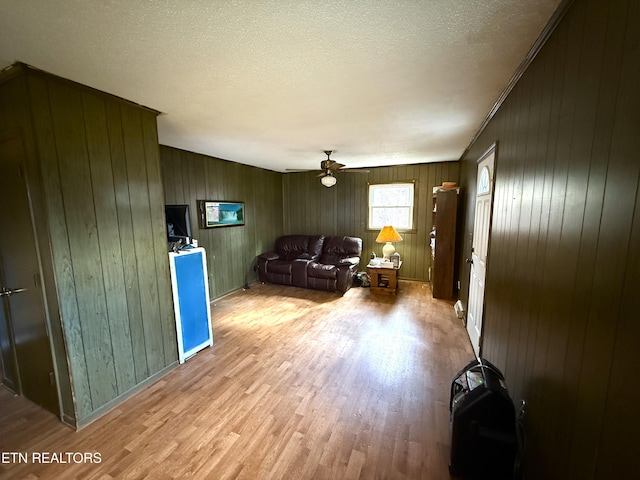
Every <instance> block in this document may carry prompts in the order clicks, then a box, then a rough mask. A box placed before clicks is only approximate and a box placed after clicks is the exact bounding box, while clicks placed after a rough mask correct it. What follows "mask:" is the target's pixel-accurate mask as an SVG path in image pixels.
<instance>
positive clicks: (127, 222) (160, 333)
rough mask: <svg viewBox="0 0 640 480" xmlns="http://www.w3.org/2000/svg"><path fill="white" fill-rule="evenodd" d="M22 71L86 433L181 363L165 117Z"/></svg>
mask: <svg viewBox="0 0 640 480" xmlns="http://www.w3.org/2000/svg"><path fill="white" fill-rule="evenodd" d="M23 72H24V74H23V76H22V77H21V78H22V79H21V80H20V82H21V85H22V86H23V88H24V89H26V96H23V97H22V98H23V100H25V101H24V102H23V104H22V105H15V109H14V115H15V117H16V118H18V117H24V116H25V112H28V113H27V116H28V117H29V118H28V120H29V122H28V123H26V124H25V123H23V124H22V125H21V127H22V128H23V129H24V130H25V131H26V132H27V133H26V135H27V138H26V141H27V143H28V144H29V147H28V149H29V151H30V152H31V155H32V158H33V159H35V162H36V163H37V169H34V170H33V171H34V172H35V173H34V175H33V176H32V177H31V178H30V180H29V181H30V183H31V185H32V187H33V190H34V191H37V192H41V203H40V207H41V209H42V212H44V215H42V212H38V215H39V218H40V219H41V220H42V221H41V222H39V223H38V226H39V227H40V228H41V232H39V240H40V241H42V238H45V239H46V241H47V243H48V244H49V247H48V248H47V249H46V250H43V251H42V250H41V254H42V255H45V256H48V257H49V258H48V259H45V263H46V262H49V263H50V264H51V273H52V278H49V279H47V278H45V283H46V286H47V291H48V292H55V294H56V302H55V303H57V305H58V307H59V309H58V310H53V311H52V310H51V304H50V315H53V316H55V315H56V313H57V312H58V311H59V316H60V323H61V328H62V331H63V334H64V345H58V346H57V348H56V352H55V355H56V358H57V359H58V360H59V358H60V356H61V355H64V354H66V361H67V363H68V367H69V370H70V377H71V385H72V391H73V401H74V410H75V411H74V412H73V416H74V418H72V419H67V420H68V421H70V423H75V424H76V425H78V426H81V425H83V424H85V423H87V422H88V421H90V420H91V419H93V418H95V417H96V416H98V415H99V414H100V413H101V412H103V411H105V410H106V409H107V408H109V407H110V406H111V405H113V404H115V403H117V402H118V401H120V400H121V399H122V398H124V397H126V396H127V395H128V394H130V393H131V392H132V391H134V390H135V389H136V388H139V387H140V386H141V385H143V384H144V383H145V382H147V381H149V379H150V378H153V377H154V376H156V375H159V374H161V373H162V372H163V371H164V370H165V369H167V368H169V367H171V366H172V365H175V364H176V362H177V347H176V337H175V324H174V320H173V304H172V297H171V286H170V280H169V265H168V256H167V252H166V243H165V233H164V232H165V222H164V209H163V203H164V199H163V193H162V179H161V172H160V162H159V148H158V138H157V129H156V112H154V111H151V110H149V109H146V108H142V107H139V106H136V105H133V104H131V103H129V102H125V101H123V100H120V99H118V98H116V97H112V96H110V95H107V94H103V93H100V92H97V91H95V90H93V89H89V88H87V87H83V86H81V85H78V84H76V83H73V82H70V81H66V80H63V79H59V78H57V77H54V76H52V75H48V74H45V73H44V72H40V71H37V70H33V69H30V68H24V69H23ZM16 123H20V122H16ZM45 273H46V272H45ZM65 346H66V351H65V350H64V347H65ZM63 352H64V353H63ZM67 414H68V412H67Z"/></svg>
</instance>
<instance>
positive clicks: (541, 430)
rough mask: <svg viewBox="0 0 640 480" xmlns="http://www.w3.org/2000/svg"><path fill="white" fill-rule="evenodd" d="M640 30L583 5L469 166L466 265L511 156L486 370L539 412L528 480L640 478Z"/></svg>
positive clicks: (498, 211)
mask: <svg viewBox="0 0 640 480" xmlns="http://www.w3.org/2000/svg"><path fill="white" fill-rule="evenodd" d="M638 25H640V3H638V2H637V1H634V0H631V1H628V0H619V1H615V2H613V1H612V2H602V1H600V0H575V2H573V4H572V5H571V7H570V9H569V10H568V12H567V13H566V14H565V16H564V17H563V19H562V20H561V22H560V23H559V25H558V26H557V28H556V29H555V31H554V32H553V34H552V35H551V37H550V38H549V40H548V41H547V42H546V44H545V45H544V47H543V48H542V49H541V50H540V52H539V53H538V55H537V56H536V58H535V60H534V61H533V63H532V64H531V65H530V66H529V68H528V69H527V71H526V72H525V73H524V75H523V76H522V77H521V79H520V80H519V82H518V83H517V85H516V87H515V88H514V90H513V91H512V92H511V94H510V95H509V96H508V97H507V99H506V101H505V102H504V103H503V104H502V106H501V107H500V108H499V110H498V111H497V114H496V115H495V117H494V118H493V119H492V120H491V121H490V123H489V124H488V126H487V128H486V129H485V130H484V132H482V134H481V135H480V136H479V138H478V139H477V141H476V142H475V143H474V144H473V145H472V146H471V148H470V151H469V153H468V154H467V155H466V156H465V157H464V159H463V165H462V171H461V178H462V184H463V187H467V190H468V192H469V195H468V200H467V202H466V208H465V211H466V214H465V219H464V224H465V228H464V230H463V232H462V234H461V236H460V238H461V242H462V243H463V245H464V252H465V253H464V254H463V255H462V256H461V259H463V258H465V257H466V256H470V242H469V240H468V239H469V233H470V232H471V229H472V226H473V214H474V211H473V208H474V204H473V196H474V192H475V186H474V185H475V180H476V161H477V160H478V159H479V158H480V156H481V155H482V153H483V152H485V151H486V150H487V149H488V148H489V146H490V145H491V144H492V143H493V142H496V141H497V142H498V149H497V156H496V173H497V177H496V181H495V203H494V217H493V226H492V233H491V245H490V256H489V266H488V272H487V283H486V285H487V290H486V307H485V321H484V334H483V345H482V355H483V356H484V357H486V358H487V359H488V360H490V361H491V362H493V363H495V364H496V365H497V366H498V367H500V368H501V369H503V371H504V373H505V375H506V380H507V383H508V386H509V388H510V392H511V394H512V397H513V398H514V400H516V401H517V400H519V399H525V400H526V401H527V402H528V409H527V415H528V417H527V420H526V431H527V446H528V451H527V455H528V461H527V465H528V472H527V473H528V475H527V478H545V479H567V478H580V479H605V478H606V479H609V478H635V477H637V475H638V472H637V466H636V465H635V463H634V462H633V461H632V459H633V458H635V456H637V449H638V436H637V435H638V431H640V421H639V419H638V414H637V412H636V409H635V398H637V397H638V396H639V395H640V388H639V387H638V382H636V381H635V380H634V379H633V378H634V376H635V372H637V371H638V370H639V367H640V360H639V358H640V357H639V356H638V341H639V339H640V321H639V320H638V318H639V317H638V313H637V312H638V307H637V301H636V295H637V292H638V288H639V287H640V214H639V213H640V156H639V154H638V152H640V88H638V86H639V85H640V29H639V28H638ZM460 269H461V271H462V272H463V274H462V275H461V277H463V278H464V280H465V282H464V286H463V289H462V293H463V295H462V297H463V299H464V300H465V301H466V292H467V289H468V275H469V271H468V269H467V267H466V266H465V264H464V263H460Z"/></svg>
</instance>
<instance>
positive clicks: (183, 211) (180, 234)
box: [164, 205, 191, 243]
mask: <svg viewBox="0 0 640 480" xmlns="http://www.w3.org/2000/svg"><path fill="white" fill-rule="evenodd" d="M164 214H165V218H166V220H167V240H168V241H169V242H177V241H178V240H183V241H184V243H191V220H190V219H189V205H165V206H164Z"/></svg>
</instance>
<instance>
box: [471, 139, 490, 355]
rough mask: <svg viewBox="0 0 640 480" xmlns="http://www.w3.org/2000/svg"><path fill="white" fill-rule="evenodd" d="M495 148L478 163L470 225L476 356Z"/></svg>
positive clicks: (472, 307) (473, 335) (480, 342)
mask: <svg viewBox="0 0 640 480" xmlns="http://www.w3.org/2000/svg"><path fill="white" fill-rule="evenodd" d="M494 165H495V149H492V150H491V151H490V152H489V153H488V154H486V155H485V156H484V157H483V158H482V159H481V161H480V162H479V163H478V176H477V178H478V185H477V189H476V213H475V218H474V222H473V242H472V248H471V259H470V260H467V261H469V262H470V263H471V277H470V279H469V306H468V311H467V332H468V333H469V339H470V340H471V345H472V346H473V350H474V352H475V354H476V356H480V351H481V347H482V322H483V314H484V290H485V277H486V271H487V253H488V249H489V232H490V229H491V210H492V205H493V173H494Z"/></svg>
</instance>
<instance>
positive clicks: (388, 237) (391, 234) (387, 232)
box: [376, 225, 402, 243]
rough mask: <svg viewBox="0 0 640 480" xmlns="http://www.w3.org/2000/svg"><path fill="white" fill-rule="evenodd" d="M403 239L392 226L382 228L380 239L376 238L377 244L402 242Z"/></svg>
mask: <svg viewBox="0 0 640 480" xmlns="http://www.w3.org/2000/svg"><path fill="white" fill-rule="evenodd" d="M401 241H402V237H401V236H400V234H399V233H398V231H397V230H396V229H395V228H393V226H392V225H386V226H384V227H382V230H380V233H379V234H378V238H376V243H386V242H401Z"/></svg>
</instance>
